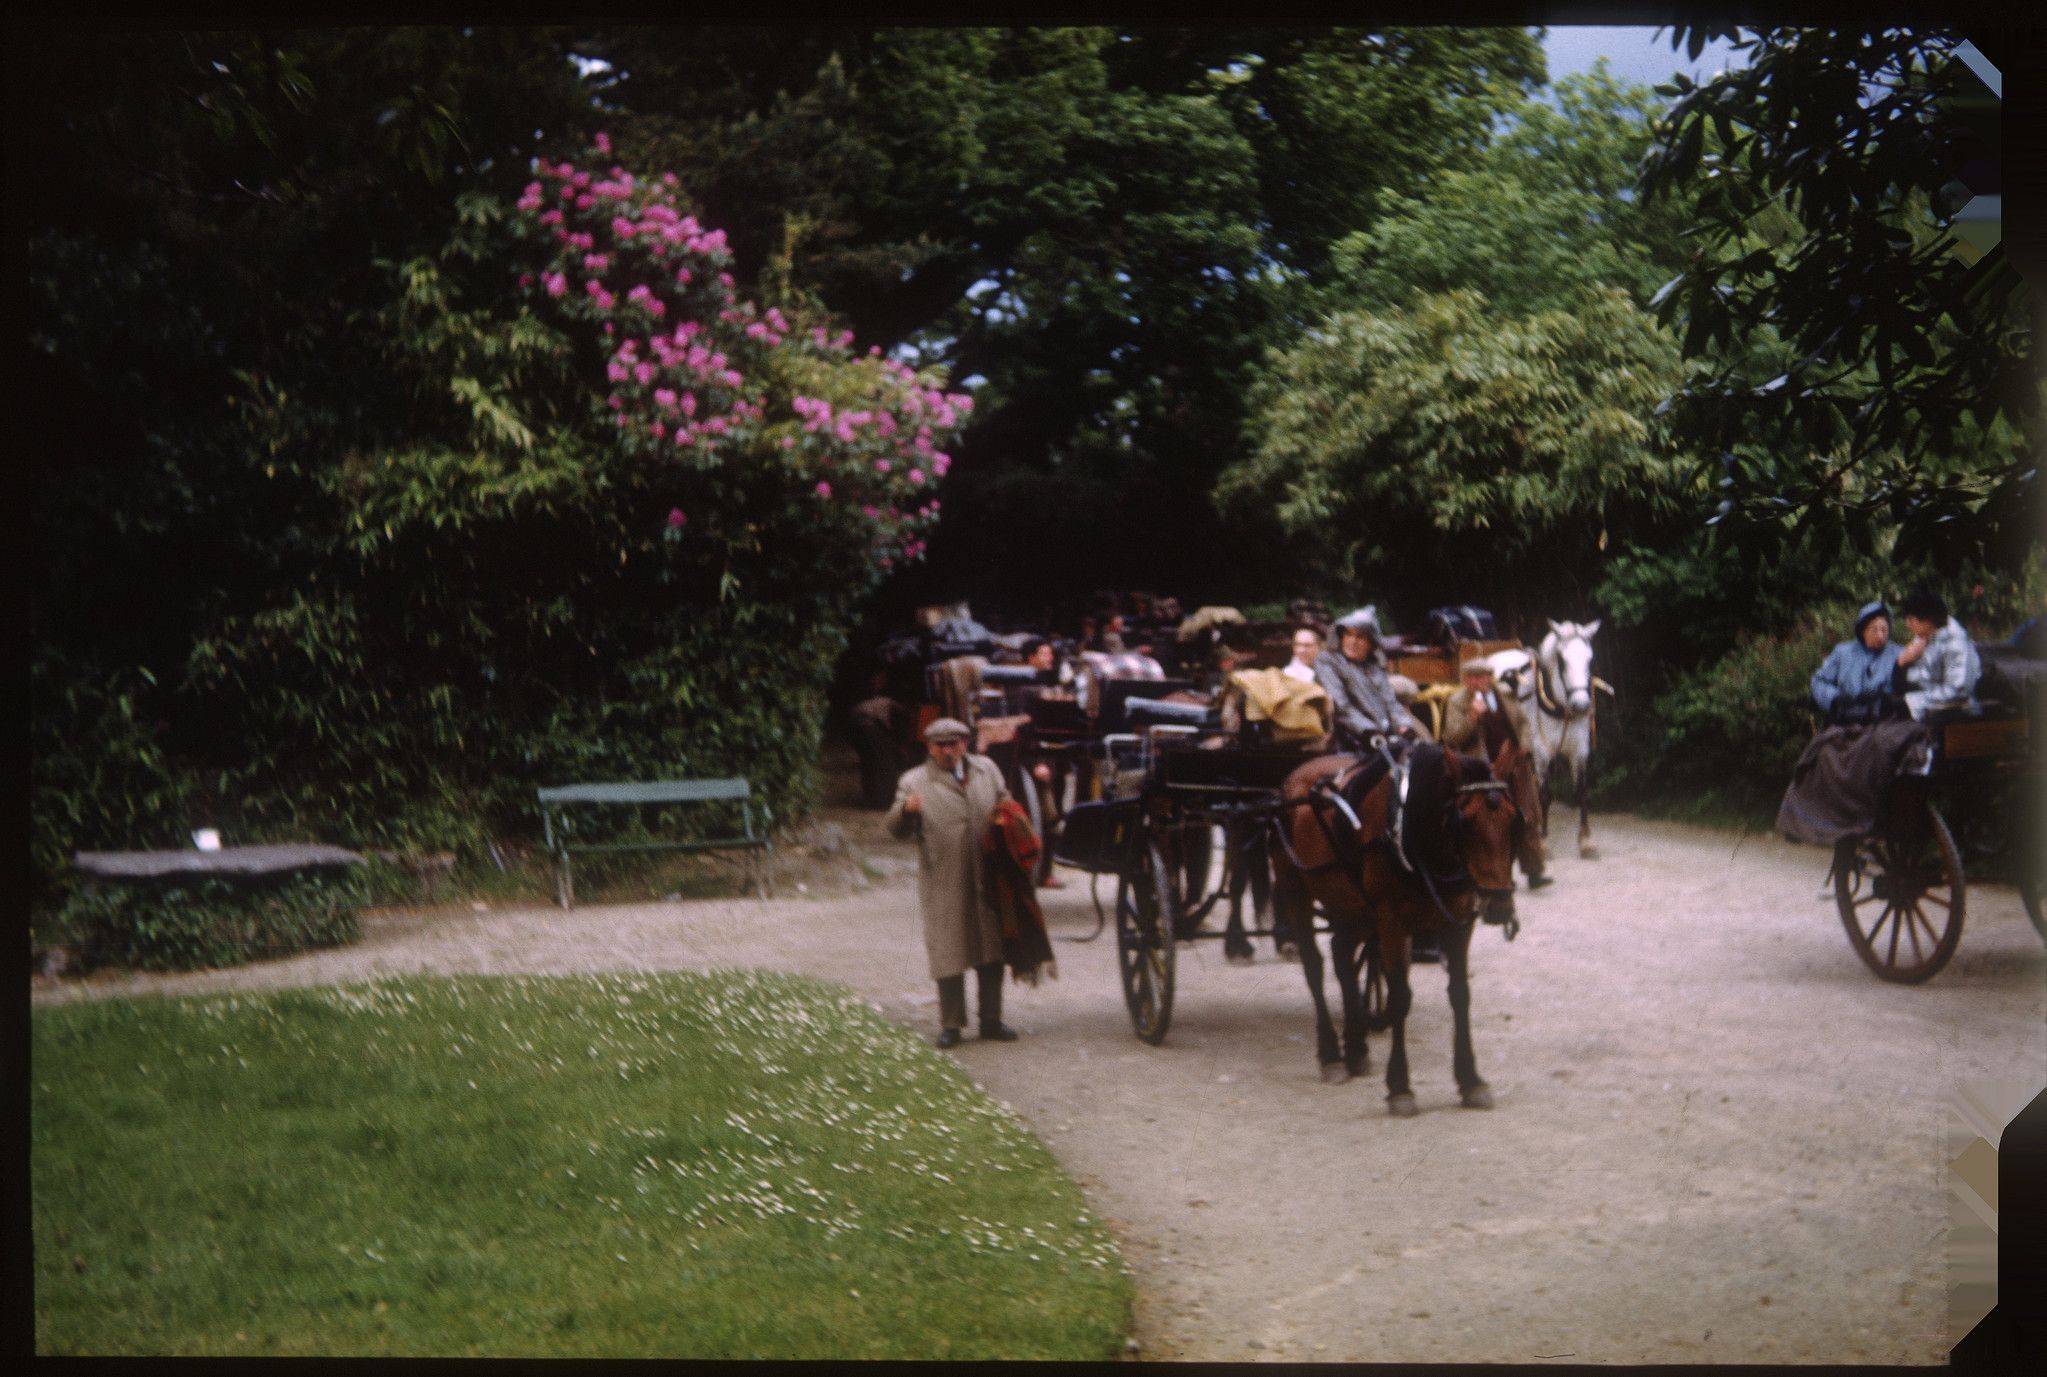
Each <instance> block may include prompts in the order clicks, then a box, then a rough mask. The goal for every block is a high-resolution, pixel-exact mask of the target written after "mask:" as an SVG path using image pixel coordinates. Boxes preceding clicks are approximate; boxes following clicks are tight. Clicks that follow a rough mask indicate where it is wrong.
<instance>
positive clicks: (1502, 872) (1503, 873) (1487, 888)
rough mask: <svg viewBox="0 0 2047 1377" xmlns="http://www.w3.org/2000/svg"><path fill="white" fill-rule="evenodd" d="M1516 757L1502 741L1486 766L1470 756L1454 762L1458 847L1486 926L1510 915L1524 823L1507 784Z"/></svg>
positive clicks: (1512, 748) (1499, 921)
mask: <svg viewBox="0 0 2047 1377" xmlns="http://www.w3.org/2000/svg"><path fill="white" fill-rule="evenodd" d="M1518 759H1519V758H1518V754H1517V751H1516V748H1515V745H1514V743H1513V741H1512V740H1511V739H1510V740H1507V741H1503V742H1502V743H1500V749H1499V751H1498V752H1497V753H1495V755H1494V756H1493V760H1492V763H1491V764H1490V765H1488V764H1487V763H1486V762H1485V761H1483V760H1473V759H1469V758H1463V759H1460V760H1459V762H1458V782H1457V796H1456V803H1455V805H1454V808H1455V813H1454V817H1455V823H1454V826H1455V830H1456V835H1457V849H1458V853H1459V857H1460V859H1462V860H1463V862H1464V870H1465V873H1466V874H1468V875H1469V876H1471V883H1472V887H1473V888H1474V889H1475V890H1476V891H1477V892H1478V899H1479V902H1480V903H1481V904H1482V905H1483V906H1484V911H1485V920H1486V921H1487V922H1488V923H1505V922H1508V921H1509V920H1511V919H1512V918H1513V917H1514V834H1515V831H1516V829H1517V828H1518V827H1520V826H1522V825H1523V819H1522V817H1521V810H1520V809H1518V808H1516V807H1515V806H1514V796H1513V794H1512V793H1510V792H1509V790H1508V787H1507V780H1508V777H1509V775H1510V774H1511V772H1512V771H1513V769H1514V767H1515V765H1516V764H1517V763H1518Z"/></svg>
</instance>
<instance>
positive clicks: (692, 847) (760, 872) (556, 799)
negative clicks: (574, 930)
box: [537, 779, 775, 908]
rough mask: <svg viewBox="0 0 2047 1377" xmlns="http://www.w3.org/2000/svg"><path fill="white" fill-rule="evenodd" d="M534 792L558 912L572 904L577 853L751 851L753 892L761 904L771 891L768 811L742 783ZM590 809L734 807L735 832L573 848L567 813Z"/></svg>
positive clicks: (673, 782)
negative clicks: (583, 807) (697, 838)
mask: <svg viewBox="0 0 2047 1377" xmlns="http://www.w3.org/2000/svg"><path fill="white" fill-rule="evenodd" d="M537 792H538V796H539V799H540V826H541V831H542V833H543V835H544V836H545V838H546V844H547V852H548V855H550V856H551V857H553V859H554V877H555V880H554V889H555V900H556V902H558V903H559V904H560V905H561V906H562V907H563V908H573V907H574V906H575V903H576V881H575V873H574V871H573V869H572V862H571V859H570V858H571V857H572V856H573V855H574V854H575V853H577V852H587V853H594V852H604V851H735V850H744V851H752V852H754V853H756V855H757V856H758V857H759V860H758V861H757V863H756V865H755V867H754V869H755V877H754V879H755V889H756V890H757V891H758V892H759V893H760V895H761V897H762V898H766V897H768V895H769V894H770V892H771V891H772V889H773V885H774V879H773V874H772V869H771V864H772V862H773V860H774V853H775V848H774V844H773V843H772V842H771V841H769V840H768V828H769V826H770V824H771V819H770V817H769V814H768V807H767V805H766V804H765V803H760V802H757V801H756V800H755V799H754V798H753V791H752V789H751V788H750V787H749V786H748V785H747V782H746V781H745V780H743V779H661V780H653V781H650V782H648V783H644V784H567V785H562V786H560V787H558V788H552V789H541V790H539V791H537ZM591 803H599V804H623V805H626V806H629V807H647V806H651V805H666V804H678V803H681V804H719V803H736V804H738V805H739V807H738V827H737V829H736V831H735V832H734V833H732V834H730V835H726V836H720V837H713V838H710V839H707V840H703V841H665V842H602V843H590V842H577V841H575V840H573V835H574V833H573V826H572V823H571V821H570V814H569V809H570V808H571V807H574V806H578V805H582V804H591ZM756 808H758V809H759V810H760V822H759V826H758V827H756V826H755V822H754V810H755V809H756Z"/></svg>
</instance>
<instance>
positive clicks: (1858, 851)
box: [1834, 801, 1968, 985]
mask: <svg viewBox="0 0 2047 1377" xmlns="http://www.w3.org/2000/svg"><path fill="white" fill-rule="evenodd" d="M1891 821H1892V825H1891V826H1890V827H1888V828H1887V829H1886V830H1885V832H1884V833H1883V834H1882V835H1879V836H1866V837H1858V838H1852V839H1850V840H1847V841H1844V842H1842V843H1841V844H1840V846H1839V847H1838V848H1837V849H1836V851H1835V855H1834V904H1835V907H1836V908H1838V909H1839V910H1840V912H1841V925H1842V926H1843V927H1845V928H1846V929H1848V940H1849V942H1850V943H1852V944H1853V945H1854V947H1855V954H1856V955H1857V956H1859V957H1861V958H1862V964H1864V965H1865V966H1868V967H1869V968H1870V970H1872V971H1874V972H1876V974H1877V975H1878V977H1880V978H1881V979H1884V980H1891V981H1896V982H1897V983H1899V984H1901V985H1916V984H1918V983H1920V982H1921V981H1924V980H1930V979H1932V978H1933V977H1934V976H1935V975H1936V974H1938V973H1939V972H1940V969H1941V968H1942V967H1943V966H1945V965H1947V963H1948V960H1949V958H1951V957H1952V956H1953V955H1954V954H1955V946H1956V944H1957V943H1959V942H1960V941H1961V940H1962V916H1963V912H1964V910H1965V908H1966V906H1967V901H1968V887H1967V882H1966V881H1965V880H1964V879H1963V876H1962V858H1961V853H1960V852H1958V851H1957V850H1956V849H1955V839H1954V837H1953V836H1952V835H1950V834H1949V832H1948V827H1947V823H1946V822H1945V821H1943V820H1942V818H1941V816H1940V814H1939V813H1938V812H1937V811H1935V810H1934V808H1933V806H1932V805H1931V804H1928V803H1925V802H1923V801H1914V802H1911V803H1909V804H1907V805H1905V806H1902V807H1900V808H1897V809H1894V810H1893V812H1892V819H1891Z"/></svg>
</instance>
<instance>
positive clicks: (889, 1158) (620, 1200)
mask: <svg viewBox="0 0 2047 1377" xmlns="http://www.w3.org/2000/svg"><path fill="white" fill-rule="evenodd" d="M30 1080H31V1086H32V1090H31V1116H32V1117H31V1123H30V1143H31V1148H30V1157H31V1163H30V1165H31V1176H32V1185H33V1194H34V1201H33V1210H32V1213H33V1228H34V1254H35V1315H36V1351H37V1352H38V1353H43V1354H74V1353H93V1354H106V1353H119V1354H341V1355H358V1354H364V1355H367V1354H407V1355H445V1354H485V1355H611V1354H621V1355H626V1354H637V1355H665V1356H680V1357H693V1358H962V1359H964V1358H1050V1359H1082V1360H1094V1359H1104V1358H1109V1357H1113V1356H1117V1355H1118V1354H1119V1353H1120V1350H1121V1344H1122V1338H1123V1335H1124V1333H1125V1331H1126V1328H1127V1324H1128V1319H1129V1313H1130V1304H1131V1286H1130V1281H1129V1277H1128V1275H1127V1274H1126V1273H1125V1271H1124V1270H1123V1267H1122V1264H1121V1261H1120V1259H1119V1258H1118V1257H1117V1255H1116V1252H1115V1249H1114V1245H1113V1244H1112V1242H1111V1240H1110V1239H1109V1237H1108V1235H1107V1233H1106V1231H1105V1230H1104V1228H1103V1227H1102V1225H1101V1223H1100V1221H1098V1220H1097V1219H1095V1218H1094V1216H1093V1215H1092V1214H1091V1213H1090V1211H1089V1210H1088V1208H1087V1205H1086V1204H1085V1202H1084V1201H1083V1200H1082V1198H1081V1195H1080V1192H1079V1190H1078V1189H1077V1188H1076V1187H1075V1186H1074V1185H1073V1183H1072V1182H1071V1181H1070V1180H1068V1179H1067V1178H1066V1177H1065V1176H1064V1175H1063V1174H1062V1173H1061V1172H1060V1171H1059V1169H1058V1167H1057V1166H1056V1164H1055V1163H1054V1162H1053V1160H1052V1158H1051V1156H1050V1154H1049V1153H1048V1152H1047V1151H1046V1150H1045V1148H1044V1146H1043V1145H1042V1144H1041V1143H1040V1142H1039V1141H1038V1140H1037V1139H1036V1138H1035V1137H1033V1136H1032V1135H1031V1134H1030V1132H1029V1131H1028V1130H1026V1129H1025V1128H1024V1127H1023V1126H1022V1125H1020V1124H1019V1123H1018V1122H1017V1121H1016V1120H1015V1119H1014V1118H1012V1117H1011V1116H1010V1115H1009V1114H1008V1113H1006V1112H1005V1111H1004V1110H1003V1109H1001V1108H1000V1107H999V1106H998V1105H996V1104H994V1103H993V1102H991V1101H990V1100H989V1099H988V1098H987V1097H986V1096H985V1095H983V1094H982V1093H981V1092H979V1091H977V1090H975V1089H974V1087H973V1086H972V1085H971V1083H970V1082H969V1081H968V1080H967V1079H966V1077H965V1075H964V1074H963V1073H962V1072H961V1071H960V1070H959V1068H958V1067H957V1066H955V1065H954V1064H953V1063H952V1062H951V1061H949V1060H947V1059H945V1058H942V1057H940V1056H938V1055H937V1054H935V1053H933V1052H932V1051H930V1050H929V1049H928V1048H927V1047H926V1046H925V1045H924V1044H923V1043H922V1042H921V1040H919V1039H918V1038H916V1037H915V1036H914V1035H913V1034H911V1033H910V1032H909V1031H908V1030H906V1029H903V1028H899V1027H897V1026H895V1025H893V1024H890V1023H888V1022H887V1021H885V1020H884V1019H882V1018H881V1017H880V1016H879V1015H878V1014H876V1013H874V1012H873V1011H872V1010H871V1009H869V1008H868V1007H867V1006H866V1005H865V1004H864V1003H861V1002H860V1001H859V1000H857V999H855V998H854V997H852V996H851V995H850V994H848V993H846V992H845V991H843V990H841V989H838V988H836V987H833V986H829V985H825V984H822V983H819V982H816V981H812V980H806V979H801V978H797V977H791V976H782V975H774V974H767V973H760V972H716V973H712V974H709V975H686V974H669V975H644V976H638V975H610V976H593V977H576V978H567V977H562V978H534V977H529V978H519V979H502V980H490V979H462V980H426V979H411V980H404V981H394V982H390V983H380V984H376V985H370V986H354V987H343V988H333V989H311V990H299V991H290V992H281V993H275V994H264V995H256V996H249V995H240V996H222V997H215V998H208V999H193V1000H162V999H143V1000H109V1001H102V1002H93V1003H84V1004H73V1005H63V1006H55V1007H49V1008H43V1009H38V1010H36V1011H35V1013H34V1018H33V1032H32V1042H31V1063H30Z"/></svg>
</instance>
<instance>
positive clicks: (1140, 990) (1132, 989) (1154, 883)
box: [1116, 837, 1176, 1047]
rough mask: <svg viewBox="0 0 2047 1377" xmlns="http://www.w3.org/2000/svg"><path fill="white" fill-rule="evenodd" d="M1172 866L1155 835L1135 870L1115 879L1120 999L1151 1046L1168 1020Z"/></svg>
mask: <svg viewBox="0 0 2047 1377" xmlns="http://www.w3.org/2000/svg"><path fill="white" fill-rule="evenodd" d="M1175 917H1176V913H1175V906H1174V902H1173V878H1172V869H1171V867H1170V866H1168V865H1167V864H1166V857H1165V853H1164V848H1162V847H1161V846H1160V845H1159V842H1158V839H1157V838H1156V837H1154V838H1151V839H1150V840H1148V841H1147V842H1146V844H1145V847H1144V853H1143V858H1142V864H1141V865H1140V866H1139V868H1138V870H1137V873H1136V874H1135V875H1124V876H1123V877H1122V878H1121V879H1119V880H1118V881H1117V884H1116V961H1117V965H1118V967H1119V968H1120V971H1121V974H1122V977H1123V1002H1124V1004H1126V1005H1127V1006H1129V1009H1130V1024H1131V1027H1132V1028H1134V1029H1136V1031H1137V1036H1138V1038H1139V1040H1141V1041H1143V1042H1148V1043H1150V1044H1151V1045H1152V1046H1154V1047H1156V1046H1158V1045H1159V1044H1160V1043H1162V1042H1164V1041H1165V1040H1166V1029H1167V1027H1169V1026H1170V1025H1171V1023H1172V1021H1173V952H1174V941H1173V921H1174V918H1175Z"/></svg>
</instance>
